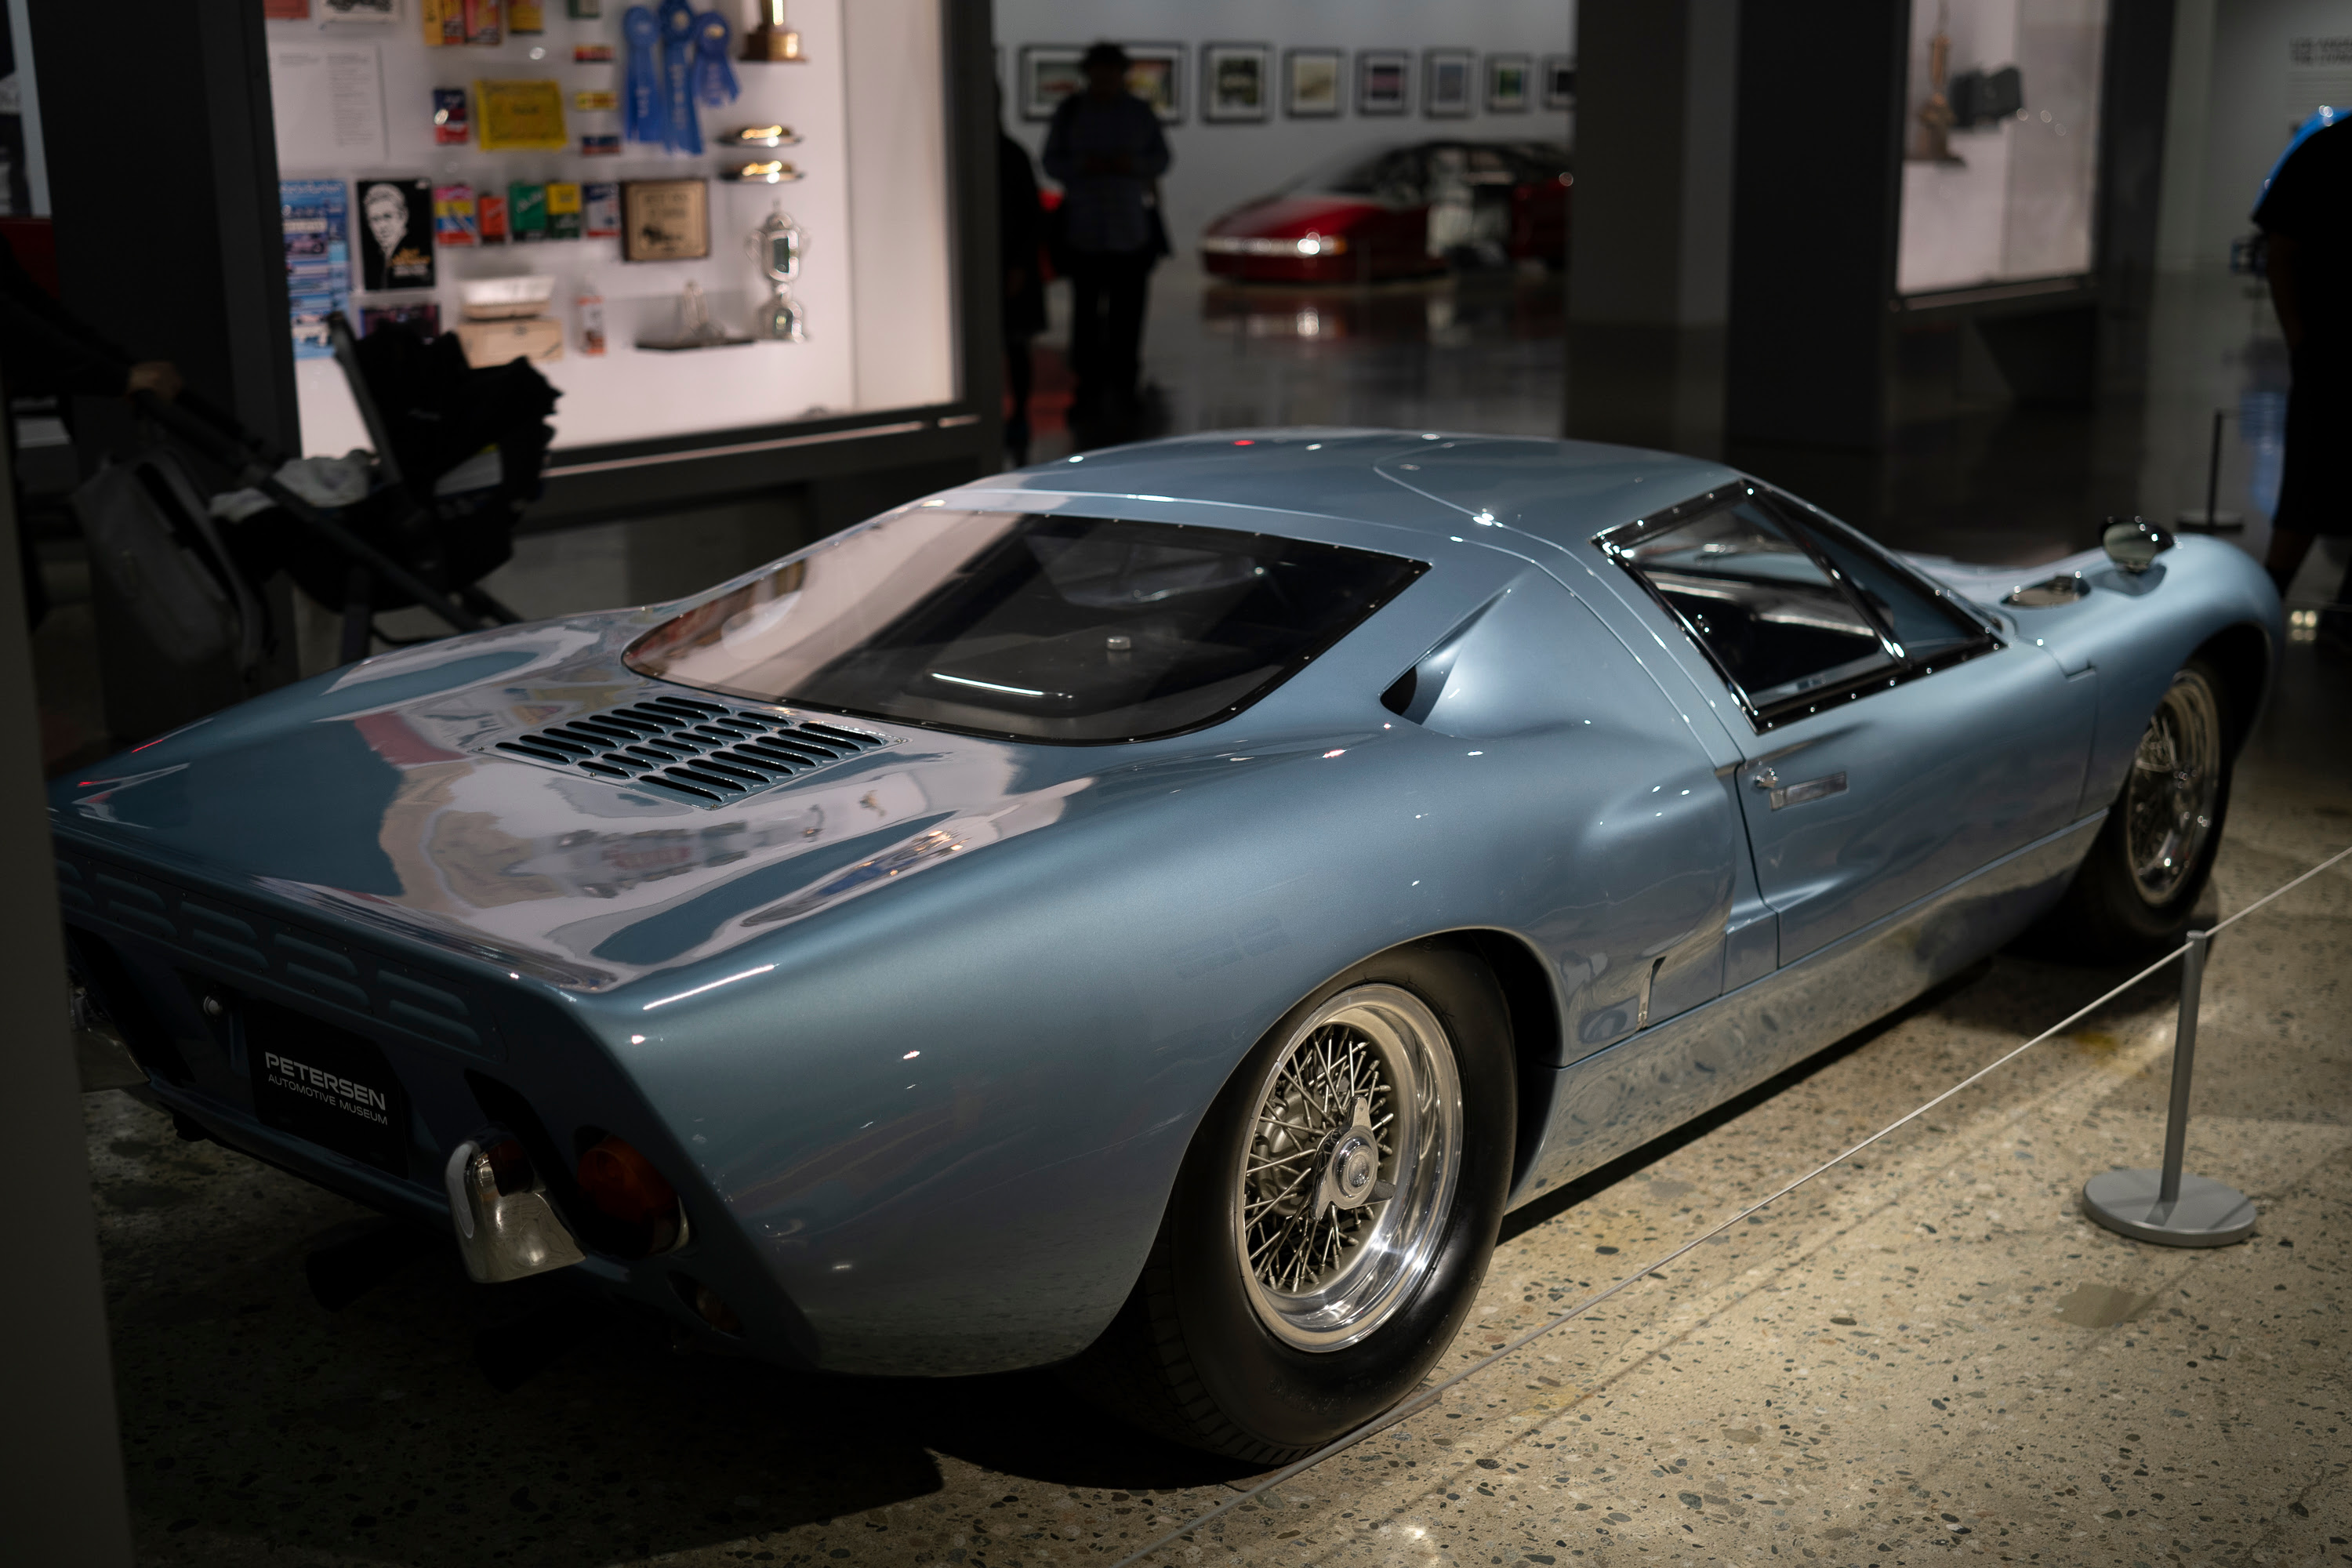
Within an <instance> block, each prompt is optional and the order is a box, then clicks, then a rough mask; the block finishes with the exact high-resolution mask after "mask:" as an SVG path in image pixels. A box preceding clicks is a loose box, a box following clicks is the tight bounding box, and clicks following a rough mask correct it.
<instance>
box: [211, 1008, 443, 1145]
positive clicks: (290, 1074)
mask: <svg viewBox="0 0 2352 1568" xmlns="http://www.w3.org/2000/svg"><path fill="white" fill-rule="evenodd" d="M238 1012H239V1016H240V1018H241V1019H242V1022H243V1024H244V1028H245V1049H246V1058H247V1070H248V1071H249V1072H250V1073H251V1074H252V1076H253V1108H254V1110H255V1111H256V1112H257V1114H258V1115H259V1116H260V1118H261V1120H262V1122H263V1124H264V1125H265V1126H269V1127H275V1128H277V1129H278V1131H281V1132H291V1133H292V1134H294V1136H296V1137H297V1138H306V1139H308V1140H310V1142H313V1143H317V1144H320V1145H321V1146H323V1147H325V1148H329V1149H332V1150H333V1151H334V1152H336V1153H338V1154H348V1155H350V1156H351V1157H352V1159H354V1160H362V1161H364V1162H366V1163H368V1164H371V1165H373V1166H376V1167H377V1168H378V1169H381V1170H385V1171H390V1172H392V1173H394V1174H396V1175H406V1174H407V1173H408V1096H407V1094H406V1092H405V1091H404V1090H403V1089H402V1088H401V1086H400V1079H397V1078H394V1076H393V1072H392V1068H391V1067H390V1065H389V1064H387V1063H386V1062H385V1061H384V1059H383V1052H382V1051H380V1050H378V1049H377V1048H376V1047H375V1046H374V1044H373V1042H371V1041H368V1040H365V1039H362V1038H361V1037H359V1036H357V1035H354V1034H352V1032H351V1031H349V1030H348V1029H338V1028H336V1027H335V1026H333V1025H332V1024H322V1023H320V1021H319V1020H318V1019H316V1018H312V1017H310V1016H306V1015H304V1014H300V1013H297V1012H294V1011H292V1010H291V1009H290V1008H286V1007H279V1006H276V1005H272V1004H270V1003H268V1002H259V1001H254V1000H250V999H248V1000H247V1002H246V1003H245V1004H244V1005H243V1006H242V1007H241V1008H239V1010H238Z"/></svg>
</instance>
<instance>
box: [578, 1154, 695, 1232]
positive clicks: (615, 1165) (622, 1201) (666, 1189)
mask: <svg viewBox="0 0 2352 1568" xmlns="http://www.w3.org/2000/svg"><path fill="white" fill-rule="evenodd" d="M580 1190H581V1191H582V1192H583V1193H585V1194H587V1195H588V1201H589V1202H590V1203H592V1204H594V1205H596V1207H597V1208H598V1209H600V1210H601V1211H603V1212H604V1214H605V1215H609V1216H610V1217H612V1218H614V1219H616V1220H619V1221H620V1222H621V1223H622V1224H624V1225H629V1226H650V1225H655V1224H657V1223H659V1222H660V1221H662V1220H664V1219H667V1218H668V1217H670V1216H671V1215H675V1214H676V1213H677V1189H676V1188H674V1187H672V1186H671V1185H670V1184H669V1183H668V1182H667V1180H665V1179H664V1178H663V1176H662V1173H660V1172H659V1171H656V1170H655V1169H654V1163H653V1162H652V1161H651V1160H648V1159H646V1157H645V1156H644V1155H643V1154H641V1153H639V1152H637V1151H636V1148H635V1145H633V1144H631V1143H628V1142H625V1141H624V1140H622V1139H619V1138H609V1137H608V1138H606V1139H604V1141H603V1142H600V1143H598V1144H596V1145H595V1146H594V1147H593V1148H591V1149H590V1150H589V1151H588V1152H586V1153H585V1154H583V1155H581V1156H580Z"/></svg>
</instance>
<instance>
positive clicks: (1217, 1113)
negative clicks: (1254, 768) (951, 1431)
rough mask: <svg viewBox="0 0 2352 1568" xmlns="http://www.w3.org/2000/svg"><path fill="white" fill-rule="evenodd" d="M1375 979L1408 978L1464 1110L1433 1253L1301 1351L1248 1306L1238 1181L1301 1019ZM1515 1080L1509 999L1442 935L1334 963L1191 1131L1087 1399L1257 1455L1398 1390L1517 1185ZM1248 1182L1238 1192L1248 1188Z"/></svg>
mask: <svg viewBox="0 0 2352 1568" xmlns="http://www.w3.org/2000/svg"><path fill="white" fill-rule="evenodd" d="M1367 986H1391V987H1395V988H1397V989H1399V990H1401V991H1403V992H1407V993H1410V994H1411V995H1412V997H1414V998H1417V999H1418V1000H1419V1002H1420V1003H1422V1004H1423V1005H1425V1006H1426V1008H1427V1009H1428V1012H1429V1014H1430V1015H1431V1016H1433V1017H1434V1018H1435V1020H1436V1021H1437V1023H1438V1025H1439V1026H1441V1029H1442V1032H1443V1035H1444V1041H1445V1044H1446V1045H1447V1046H1448V1047H1450V1048H1451V1051H1452V1059H1453V1062H1454V1071H1455V1074H1456V1083H1457V1084H1458V1089H1459V1094H1460V1103H1461V1107H1462V1116H1461V1120H1460V1122H1459V1127H1460V1129H1461V1131H1462V1134H1463V1135H1462V1137H1461V1138H1460V1158H1459V1163H1458V1164H1456V1165H1454V1167H1453V1168H1454V1171H1455V1173H1456V1174H1455V1177H1454V1184H1453V1186H1452V1189H1451V1201H1450V1203H1449V1204H1447V1205H1445V1207H1444V1213H1443V1214H1442V1215H1435V1214H1434V1213H1433V1218H1432V1220H1431V1222H1430V1226H1429V1228H1428V1229H1427V1230H1426V1231H1425V1232H1423V1234H1424V1235H1426V1236H1428V1237H1431V1246H1430V1250H1429V1251H1428V1254H1427V1261H1426V1263H1425V1265H1423V1266H1422V1267H1420V1268H1418V1269H1417V1270H1416V1271H1415V1273H1414V1275H1413V1277H1412V1279H1411V1280H1410V1282H1409V1283H1402V1284H1400V1285H1399V1286H1398V1287H1397V1289H1396V1292H1395V1295H1394V1297H1393V1300H1394V1305H1392V1306H1391V1308H1389V1309H1388V1310H1387V1315H1386V1316H1385V1317H1383V1318H1382V1319H1381V1320H1380V1321H1378V1323H1377V1325H1376V1326H1374V1327H1371V1328H1370V1329H1369V1331H1366V1332H1364V1334H1363V1335H1362V1337H1360V1338H1359V1339H1355V1340H1354V1341H1352V1342H1348V1343H1345V1344H1343V1345H1341V1346H1339V1348H1336V1349H1318V1350H1302V1349H1299V1348H1297V1346H1295V1345H1294V1344H1292V1343H1289V1342H1286V1341H1285V1340H1284V1339H1282V1338H1280V1337H1277V1335H1276V1333H1274V1332H1273V1331H1270V1330H1269V1328H1268V1326H1267V1323H1266V1321H1265V1319H1264V1318H1263V1317H1262V1316H1261V1310H1260V1309H1259V1308H1258V1307H1257V1306H1255V1305H1254V1303H1253V1298H1252V1295H1251V1286H1250V1284H1249V1281H1248V1280H1247V1279H1245V1277H1244V1273H1243V1269H1242V1267H1241V1258H1240V1254H1239V1252H1238V1251H1237V1249H1236V1246H1235V1237H1236V1234H1237V1225H1238V1223H1239V1222H1238V1221H1237V1218H1236V1215H1237V1212H1238V1211H1237V1208H1236V1203H1237V1197H1236V1193H1237V1188H1238V1187H1239V1185H1240V1184H1242V1183H1243V1182H1244V1180H1245V1178H1244V1175H1243V1173H1242V1167H1243V1163H1244V1157H1245V1155H1246V1154H1247V1153H1248V1152H1250V1151H1251V1150H1252V1148H1253V1144H1252V1139H1253V1137H1254V1136H1262V1131H1261V1130H1260V1129H1259V1128H1258V1126H1257V1122H1258V1118H1257V1112H1258V1111H1259V1110H1260V1106H1259V1105H1258V1104H1257V1103H1255V1101H1256V1100H1257V1099H1258V1097H1259V1093H1260V1090H1261V1089H1262V1088H1263V1087H1264V1085H1265V1081H1266V1079H1267V1075H1268V1074H1269V1073H1271V1072H1272V1071H1274V1069H1275V1066H1276V1062H1277V1060H1278V1058H1280V1057H1281V1055H1282V1053H1283V1052H1284V1050H1285V1047H1286V1045H1288V1044H1289V1043H1290V1042H1292V1041H1293V1040H1294V1038H1295V1037H1297V1036H1298V1034H1299V1031H1300V1030H1301V1028H1302V1027H1303V1026H1304V1025H1305V1024H1306V1023H1307V1021H1309V1020H1311V1019H1313V1018H1314V1017H1316V1016H1317V1015H1318V1010H1321V1009H1325V1008H1326V1007H1327V1005H1328V1004H1329V1003H1331V1002H1332V1001H1333V999H1335V998H1340V999H1344V998H1345V997H1346V996H1348V995H1349V994H1364V993H1363V992H1362V990H1361V988H1363V987H1367ZM1516 1108H1517V1085H1516V1083H1515V1072H1514V1060H1513V1054H1512V1040H1511V1026H1510V1016H1509V1013H1508V1010H1507V1006H1506V1005H1505V1002H1504V998H1503V994H1502V992H1501V990H1500V988H1499V987H1498V986H1497V985H1496V982H1495V977H1494V974H1493V973H1492V972H1491V971H1490V970H1488V969H1487V967H1486V964H1485V963H1483V962H1481V961H1480V960H1479V959H1478V958H1476V957H1475V955H1473V954H1472V953H1470V952H1467V951H1465V949H1463V948H1462V947H1460V946H1458V945H1455V944H1453V943H1450V942H1445V941H1444V940H1443V939H1430V940H1425V941H1422V942H1412V943H1408V944H1407V945H1405V946H1403V947H1399V948H1392V949H1391V950H1390V951H1388V952H1383V953H1381V954H1379V955H1378V956H1376V957H1374V958H1371V959H1368V960H1366V961H1365V962H1364V963H1360V964H1358V965H1357V966H1355V967H1354V968H1352V969H1350V970H1349V971H1347V972H1346V973H1342V974H1339V975H1337V976H1335V977H1334V978H1333V979H1331V980H1330V981H1329V982H1328V983H1327V984H1324V985H1322V986H1321V987H1319V988H1318V989H1317V991H1316V992H1315V994H1313V995H1311V996H1309V997H1307V999H1306V1000H1305V1001H1303V1002H1301V1003H1300V1004H1299V1005H1297V1007H1295V1008H1293V1009H1292V1010H1291V1011H1290V1013H1288V1014H1287V1015H1286V1016H1284V1018H1283V1019H1282V1021H1281V1022H1280V1023H1278V1024H1276V1026H1274V1028H1273V1029H1272V1030H1270V1031H1268V1033H1267V1034H1266V1036H1265V1038H1264V1039H1262V1040H1260V1041H1259V1042H1258V1044H1257V1045H1256V1046H1255V1047H1254V1048H1253V1049H1252V1050H1251V1052H1250V1055H1249V1056H1248V1057H1247V1058H1244V1061H1243V1063H1242V1065H1241V1066H1240V1067H1239V1068H1237V1069H1236V1070H1235V1071H1234V1074H1233V1076H1232V1078H1231V1079H1228V1080H1227V1082H1226V1085H1225V1087H1224V1089H1223V1091H1222V1092H1221V1093H1220V1094H1219V1095H1218V1097H1217V1100H1216V1101H1215V1102H1214V1103H1213V1105H1212V1106H1211V1107H1210V1109H1209V1113H1208V1115H1207V1117H1206V1118H1205V1119H1204V1120H1203V1121H1202V1125H1201V1128H1200V1131H1198V1132H1197V1133H1195V1134H1194V1136H1193V1139H1192V1147H1191V1148H1190V1149H1189V1150H1188V1151H1187V1152H1186V1154H1185V1159H1184V1164H1183V1166H1182V1168H1181V1171H1180V1172H1179V1173H1178V1175H1177V1178H1176V1185H1175V1189H1174V1191H1173V1192H1172V1193H1171V1194H1170V1196H1169V1200H1168V1208H1167V1212H1166V1214H1165V1215H1164V1217H1163V1218H1162V1219H1161V1221H1160V1231H1159V1234H1158V1236H1157V1237H1155V1238H1154V1240H1153V1242H1152V1246H1151V1251H1150V1257H1149V1258H1147V1260H1146V1261H1145V1264H1144V1268H1143V1275H1142V1278H1141V1279H1139V1280H1138V1281H1137V1282H1136V1286H1135V1289H1134V1291H1133V1293H1132V1294H1131V1295H1129V1298H1128V1300H1127V1303H1126V1305H1125V1306H1123V1307H1122V1308H1121V1309H1120V1310H1119V1313H1118V1317H1117V1318H1116V1319H1114V1320H1113V1321H1112V1323H1111V1326H1110V1328H1109V1329H1108V1331H1106V1332H1105V1333H1104V1334H1103V1336H1102V1338H1101V1339H1100V1340H1098V1341H1097V1342H1096V1343H1095V1344H1094V1345H1093V1346H1092V1347H1091V1348H1090V1349H1089V1350H1087V1352H1086V1353H1085V1354H1083V1355H1081V1356H1080V1357H1078V1358H1077V1359H1076V1361H1075V1362H1072V1363H1069V1364H1068V1365H1067V1367H1066V1369H1065V1372H1066V1375H1067V1376H1068V1377H1069V1379H1070V1380H1071V1381H1072V1382H1073V1383H1074V1384H1076V1386H1077V1387H1078V1389H1079V1390H1080V1392H1082V1393H1083V1394H1085V1395H1086V1396H1087V1397H1088V1398H1090V1399H1092V1400H1093V1401H1094V1402H1095V1403H1097V1404H1098V1405H1103V1406H1105V1407H1107V1408H1108V1409H1109V1410H1111V1411H1112V1412H1113V1413H1114V1414H1116V1415H1120V1416H1122V1417H1124V1418H1125V1419H1127V1420H1129V1421H1131V1422H1133V1423H1135V1424H1136V1425H1138V1426H1142V1427H1144V1428H1146V1429H1148V1430H1150V1431H1153V1432H1156V1433H1158V1434H1160V1436H1166V1437H1169V1438H1172V1439H1174V1440H1175V1441H1177V1442H1180V1443H1184V1444H1188V1445H1190V1446H1192V1447H1198V1448H1205V1449H1208V1450H1210V1451H1211V1452H1213V1453H1217V1454H1223V1455H1226V1456H1229V1457H1231V1458H1238V1459H1244V1460H1248V1461H1251V1462H1253V1463H1258V1464H1266V1465H1274V1464H1281V1463H1285V1462H1287V1461H1288V1460H1291V1459H1294V1458H1298V1457H1299V1456H1301V1455H1303V1454H1307V1453H1309V1452H1312V1451H1313V1450H1314V1449H1315V1448H1317V1447H1321V1446H1322V1445H1323V1444H1325V1443H1327V1442H1328V1441H1330V1440H1331V1439H1332V1438H1334V1437H1336V1436H1339V1435H1340V1434H1341V1433H1343V1432H1346V1431H1349V1430H1350V1429H1351V1428H1353V1427H1355V1426H1359V1425H1360V1424H1362V1423H1363V1422H1365V1421H1366V1420H1369V1419H1370V1418H1371V1417H1372V1416H1374V1415H1378V1414H1380V1412H1381V1411H1383V1410H1385V1409H1387V1408H1388V1407H1389V1406H1390V1405H1393V1404H1395V1403H1396V1402H1397V1400H1399V1399H1400V1398H1402V1397H1403V1396H1404V1394H1407V1393H1408V1392H1410V1391H1411V1390H1412V1388H1413V1386H1414V1385H1415V1384H1418V1383H1419V1382H1420V1381H1421V1379H1422V1377H1423V1374H1424V1373H1426V1372H1427V1371H1428V1370H1429V1368H1430V1366H1431V1365H1432V1364H1433V1363H1435V1362H1436V1360H1437V1359H1438V1357H1439V1356H1441V1355H1443V1354H1444V1352H1445V1349H1446V1347H1447V1346H1448V1345H1449V1344H1451V1343H1452V1342H1453V1341H1454V1335H1455V1334H1456V1333H1457V1332H1458V1331H1460V1329H1461V1327H1462V1323H1463V1321H1464V1319H1465V1317H1467V1316H1468V1314H1469V1310H1470V1306H1471V1302H1472V1300H1473V1299H1474V1298H1475V1296H1476V1294H1477V1290H1478V1286H1479V1284H1480V1282H1481V1281H1482V1280H1483V1279H1485V1278H1486V1265H1487V1262H1488V1260H1489V1259H1490V1258H1492V1256H1493V1254H1494V1249H1495V1233H1496V1226H1498V1225H1499V1223H1500V1222H1501V1220H1502V1215H1503V1203H1504V1200H1505V1198H1506V1197H1507V1195H1508V1192H1509V1187H1510V1177H1511V1162H1512V1157H1513V1149H1512V1144H1513V1130H1514V1129H1515V1128H1516V1126H1517V1110H1516ZM1244 1195H1245V1194H1244Z"/></svg>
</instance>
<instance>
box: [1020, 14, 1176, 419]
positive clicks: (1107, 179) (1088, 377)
mask: <svg viewBox="0 0 2352 1568" xmlns="http://www.w3.org/2000/svg"><path fill="white" fill-rule="evenodd" d="M1084 64H1085V68H1086V73H1087V90H1086V91H1084V92H1080V93H1073V94H1071V95H1070V96H1069V97H1068V98H1066V99H1064V100H1062V102H1061V104H1060V105H1059V106H1058V107H1057V108H1056V109H1055V110H1054V121H1053V125H1052V127H1051V128H1050V129H1049V130H1048V131H1047V132H1046V133H1045V173H1046V174H1048V175H1050V176H1052V177H1053V178H1054V179H1055V180H1058V181H1060V182H1061V184H1062V189H1063V192H1064V195H1063V199H1062V207H1061V210H1060V212H1059V213H1057V214H1056V215H1055V217H1056V220H1057V221H1058V222H1059V223H1060V225H1061V226H1062V234H1061V238H1062V244H1061V246H1060V247H1059V248H1060V251H1061V253H1063V254H1066V256H1067V257H1068V258H1069V271H1070V291H1071V298H1070V304H1071V315H1070V362H1071V369H1072V370H1073V371H1074V372H1075V373H1076V378H1077V387H1076V395H1075V396H1074V397H1073V400H1072V402H1071V405H1070V420H1071V423H1072V424H1073V425H1078V426H1092V427H1094V428H1096V429H1097V430H1104V429H1106V428H1108V430H1113V431H1116V430H1119V429H1123V428H1124V427H1127V426H1131V425H1132V424H1133V422H1134V418H1135V415H1136V405H1137V396H1136V382H1137V378H1138V375H1139V372H1140V370H1141V353H1142V344H1143V312H1144V304H1145V300H1146V297H1147V290H1148V289H1149V288H1150V278H1151V268H1152V265H1153V263H1155V262H1157V261H1158V260H1159V259H1160V256H1161V255H1162V254H1163V252H1164V250H1165V246H1166V232H1165V230H1163V229H1162V228H1161V226H1160V215H1159V212H1158V210H1157V209H1156V208H1155V207H1153V206H1152V205H1150V199H1149V198H1150V195H1151V192H1152V188H1153V185H1154V183H1155V182H1156V181H1158V179H1159V178H1160V175H1161V174H1165V173H1166V172H1167V169H1168V162H1169V159H1168V141H1167V138H1166V137H1164V136H1162V135H1161V134H1160V116H1159V115H1157V114H1156V113H1154V112H1153V111H1152V109H1151V106H1150V104H1148V103H1146V102H1144V101H1143V100H1141V99H1139V98H1138V97H1136V96H1135V94H1133V93H1131V92H1129V91H1128V89H1127V68H1128V58H1127V51H1126V50H1125V49H1122V48H1120V47H1118V45H1117V44H1097V45H1095V46H1094V47H1092V48H1090V49H1088V50H1087V54H1086V59H1085V61H1084Z"/></svg>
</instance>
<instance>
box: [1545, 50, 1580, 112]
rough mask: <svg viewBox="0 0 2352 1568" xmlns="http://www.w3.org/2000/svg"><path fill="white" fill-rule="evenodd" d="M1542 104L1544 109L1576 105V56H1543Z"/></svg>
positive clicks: (1573, 106) (1568, 107) (1571, 107)
mask: <svg viewBox="0 0 2352 1568" xmlns="http://www.w3.org/2000/svg"><path fill="white" fill-rule="evenodd" d="M1543 106H1544V107H1545V108H1546V109H1574V108H1575V107H1576V57H1575V56H1574V55H1546V56H1545V57H1544V58H1543Z"/></svg>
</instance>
